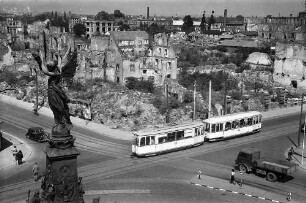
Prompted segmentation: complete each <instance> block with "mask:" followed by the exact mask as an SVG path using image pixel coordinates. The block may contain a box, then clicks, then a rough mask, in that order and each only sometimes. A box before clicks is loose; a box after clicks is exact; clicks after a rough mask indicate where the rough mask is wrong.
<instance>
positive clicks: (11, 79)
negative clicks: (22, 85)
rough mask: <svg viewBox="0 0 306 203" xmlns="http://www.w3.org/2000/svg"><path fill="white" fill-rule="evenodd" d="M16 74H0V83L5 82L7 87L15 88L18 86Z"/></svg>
mask: <svg viewBox="0 0 306 203" xmlns="http://www.w3.org/2000/svg"><path fill="white" fill-rule="evenodd" d="M17 77H18V75H17V73H14V72H10V71H3V72H1V76H0V82H6V83H7V84H8V85H9V86H12V87H16V86H17V84H18V78H17Z"/></svg>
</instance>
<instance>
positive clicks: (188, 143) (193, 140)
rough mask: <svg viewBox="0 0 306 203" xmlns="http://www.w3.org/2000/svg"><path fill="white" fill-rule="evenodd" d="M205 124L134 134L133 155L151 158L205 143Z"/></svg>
mask: <svg viewBox="0 0 306 203" xmlns="http://www.w3.org/2000/svg"><path fill="white" fill-rule="evenodd" d="M203 127H204V125H203V122H192V123H185V124H180V125H174V126H167V127H163V128H158V129H152V130H141V131H136V132H134V133H133V134H134V140H133V144H132V155H134V156H140V157H141V156H150V155H157V154H161V153H166V152H170V151H175V150H180V149H184V148H189V147H193V146H197V145H201V144H203V143H204V128H203Z"/></svg>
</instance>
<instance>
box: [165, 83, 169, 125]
mask: <svg viewBox="0 0 306 203" xmlns="http://www.w3.org/2000/svg"><path fill="white" fill-rule="evenodd" d="M166 99H167V114H166V123H169V98H168V84H166Z"/></svg>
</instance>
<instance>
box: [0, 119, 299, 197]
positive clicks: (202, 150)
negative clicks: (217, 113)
mask: <svg viewBox="0 0 306 203" xmlns="http://www.w3.org/2000/svg"><path fill="white" fill-rule="evenodd" d="M0 118H1V116H0ZM1 119H2V118H1ZM3 120H5V118H4V119H3ZM21 120H22V119H21ZM8 121H9V120H8ZM15 123H16V125H19V126H23V129H26V127H25V126H27V125H26V124H25V123H21V124H20V123H19V121H15ZM38 123H40V122H38ZM295 124H296V122H293V121H288V122H286V123H285V125H282V126H281V127H280V126H277V127H275V126H274V125H271V126H266V127H264V129H263V130H262V132H260V133H257V134H252V135H249V136H243V137H239V138H237V139H230V140H225V141H220V142H214V143H204V145H202V146H199V147H195V148H192V149H186V150H182V151H177V152H174V153H168V154H163V155H159V156H153V157H147V158H139V159H138V158H126V157H127V156H128V154H129V153H130V152H131V151H130V147H129V146H125V145H123V147H122V146H115V147H117V149H115V150H112V151H111V153H114V155H116V156H114V157H117V159H114V160H109V161H106V162H100V163H95V164H91V165H87V166H84V167H80V168H78V171H79V176H81V177H83V181H84V183H90V182H92V181H95V180H99V179H105V178H109V177H112V176H116V175H120V174H125V173H128V172H132V171H135V170H140V169H143V168H147V167H151V166H155V165H157V164H160V163H163V162H165V161H168V160H177V159H181V158H186V157H192V156H197V155H200V154H207V153H211V152H215V151H219V150H223V149H225V148H231V147H236V146H239V145H244V144H248V143H252V142H257V141H259V140H267V139H271V138H274V137H277V136H282V135H285V134H289V133H292V132H293V131H292V126H295ZM44 125H46V126H50V125H49V124H48V125H47V124H45V123H44V124H43V126H44ZM296 126H297V125H296ZM290 129H291V130H290ZM73 133H75V134H73V135H75V136H76V138H77V140H78V139H80V140H81V141H84V140H86V139H87V138H88V137H89V138H91V137H90V136H86V135H85V136H84V137H83V138H82V134H78V133H77V132H73ZM96 139H97V138H93V139H89V140H91V142H95V141H97V140H96ZM98 140H99V139H98ZM103 144H104V146H103V147H108V146H109V147H113V146H114V144H116V143H112V142H105V143H103ZM101 146H102V145H101ZM78 147H82V145H79V146H77V148H78ZM120 147H121V148H120ZM84 148H85V146H84ZM122 148H123V149H124V150H123V151H124V152H125V153H124V154H122V153H119V151H118V150H119V149H122ZM94 150H95V149H92V151H94ZM108 150H109V149H108ZM108 150H106V151H99V152H101V154H103V153H107V152H109V151H108ZM95 153H96V152H95ZM123 155H124V156H123ZM35 187H37V184H35V183H34V182H33V181H31V180H28V181H23V182H19V183H15V184H11V185H7V186H4V187H0V196H1V197H4V198H10V197H12V196H14V195H16V191H18V190H19V191H18V194H19V195H26V193H27V191H28V189H33V188H35Z"/></svg>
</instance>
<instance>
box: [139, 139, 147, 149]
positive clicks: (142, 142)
mask: <svg viewBox="0 0 306 203" xmlns="http://www.w3.org/2000/svg"><path fill="white" fill-rule="evenodd" d="M145 144H146V138H145V137H142V138H140V146H141V147H142V146H145Z"/></svg>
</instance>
